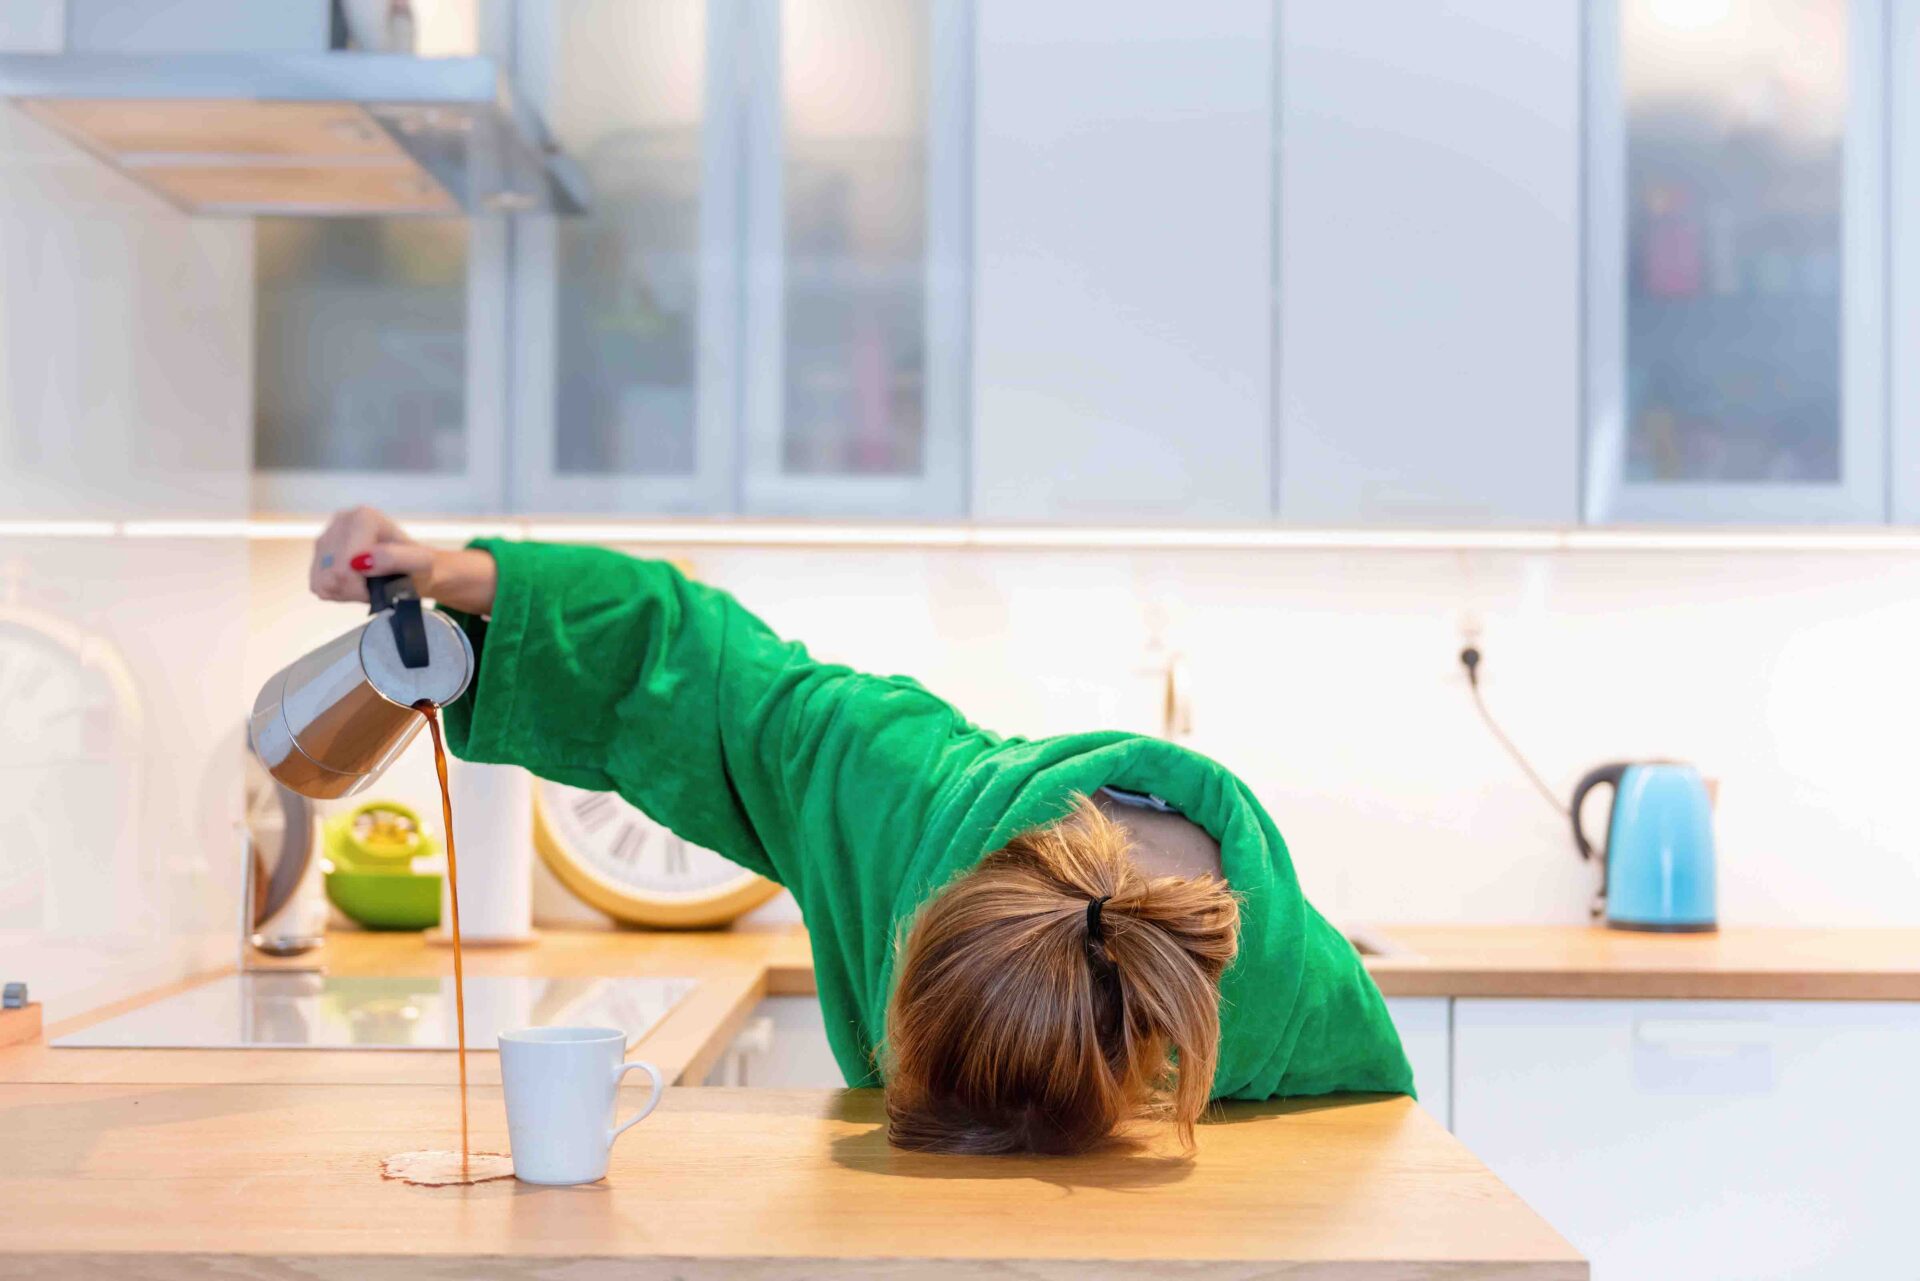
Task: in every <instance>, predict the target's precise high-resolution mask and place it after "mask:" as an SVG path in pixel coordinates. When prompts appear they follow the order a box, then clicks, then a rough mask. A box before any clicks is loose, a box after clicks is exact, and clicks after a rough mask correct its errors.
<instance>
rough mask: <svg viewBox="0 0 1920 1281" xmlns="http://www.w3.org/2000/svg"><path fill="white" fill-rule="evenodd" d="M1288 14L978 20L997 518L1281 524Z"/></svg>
mask: <svg viewBox="0 0 1920 1281" xmlns="http://www.w3.org/2000/svg"><path fill="white" fill-rule="evenodd" d="M1283 7H1284V6H1283ZM1273 13H1274V7H1273V5H1272V4H1270V3H1265V2H1264V0H1200V2H1199V3H1187V4H1179V5H1160V4H1139V3H1129V4H1118V5H1116V4H1108V3H1101V2H1100V0H1065V2H1053V3H1046V4H1016V3H993V2H989V3H985V4H982V5H981V6H980V12H979V15H978V42H977V45H978V51H977V56H976V62H975V66H976V73H977V84H976V90H975V96H974V122H975V127H974V165H973V168H974V182H973V193H974V195H973V215H974V226H973V230H974V239H973V271H974V310H973V397H972V399H973V414H972V421H973V425H974V432H973V512H974V514H975V515H976V516H978V517H980V518H982V519H986V520H1033V521H1050V520H1060V521H1071V520H1128V519H1170V520H1183V521H1253V520H1264V519H1266V517H1267V516H1268V515H1269V514H1270V513H1271V510H1272V489H1271V476H1272V470H1271V450H1272V441H1271V422H1272V409H1271V404H1272V402H1271V380H1270V373H1271V354H1272V353H1271V346H1270V344H1269V341H1268V335H1269V333H1270V332H1271V329H1272V312H1271V307H1272V297H1273V294H1272V290H1273V278H1272V271H1271V267H1272V246H1273V229H1272V174H1273V150H1272V148H1273V110H1272V93H1273Z"/></svg>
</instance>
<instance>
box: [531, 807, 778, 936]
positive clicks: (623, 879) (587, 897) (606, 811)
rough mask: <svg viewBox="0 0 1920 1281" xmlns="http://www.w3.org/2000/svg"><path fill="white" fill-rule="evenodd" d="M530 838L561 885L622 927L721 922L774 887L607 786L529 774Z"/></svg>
mask: <svg viewBox="0 0 1920 1281" xmlns="http://www.w3.org/2000/svg"><path fill="white" fill-rule="evenodd" d="M533 839H534V846H535V848H537V849H538V850H539V851H540V857H541V858H542V859H544V860H545V861H546V864H547V866H548V867H549V868H551V869H553V874H554V875H555V876H556V877H558V878H559V879H560V882H561V884H563V885H565V886H566V887H567V888H568V889H569V890H572V891H573V892H574V893H575V894H577V895H578V896H579V897H580V898H581V899H582V900H584V901H585V902H587V903H589V904H591V905H592V906H594V907H596V908H598V909H599V910H600V911H602V912H605V913H606V914H607V915H608V916H611V917H613V918H614V919H615V920H617V921H624V922H626V923H627V924H629V925H648V926H655V927H660V928H667V929H693V928H697V927H701V926H711V925H724V924H726V923H727V922H729V921H731V920H733V919H734V918H735V917H737V916H740V915H741V914H743V913H745V912H748V911H751V910H752V909H753V908H756V907H758V906H760V904H762V903H764V902H766V901H767V900H768V899H770V898H772V897H773V896H774V895H775V894H778V893H779V892H780V887H779V886H778V885H775V884H774V883H773V882H772V881H769V880H767V879H766V878H765V877H763V876H759V875H757V874H755V873H753V872H749V871H748V870H747V869H745V868H744V867H741V866H740V865H739V864H737V863H730V862H728V861H727V860H726V859H724V858H722V857H720V856H719V855H718V854H716V853H714V852H713V851H712V850H709V849H703V848H701V847H700V846H698V845H691V844H689V843H687V842H686V841H684V840H682V839H681V838H679V837H678V836H675V835H674V834H673V833H672V832H670V831H668V830H667V829H666V828H665V827H663V826H661V825H660V824H659V823H656V822H655V821H654V820H652V819H650V818H648V817H647V816H646V815H645V814H643V813H641V812H640V811H639V810H638V809H636V808H634V807H633V806H632V805H629V804H628V803H627V802H626V801H624V800H622V799H621V798H620V797H619V796H618V795H616V794H614V793H613V792H589V791H584V790H582V789H580V788H577V787H567V786H565V785H563V784H560V783H555V782H551V781H549V780H547V779H544V778H542V779H535V780H534V787H533Z"/></svg>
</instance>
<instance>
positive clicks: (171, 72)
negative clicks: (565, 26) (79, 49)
mask: <svg viewBox="0 0 1920 1281" xmlns="http://www.w3.org/2000/svg"><path fill="white" fill-rule="evenodd" d="M0 97H3V98H6V99H8V100H10V101H12V102H13V103H14V104H16V105H17V106H19V107H20V108H21V109H23V110H25V111H27V112H28V113H29V114H31V115H32V116H33V117H34V118H35V119H37V120H40V121H42V122H44V123H45V124H46V125H48V126H49V127H51V128H52V129H54V130H55V131H57V132H58V133H60V134H62V135H63V136H65V137H67V138H69V139H71V140H72V141H73V142H74V143H76V144H77V145H79V146H81V147H83V148H85V149H86V150H87V151H89V152H91V153H92V154H94V155H96V156H98V157H100V158H101V159H102V160H104V161H105V162H106V163H108V164H111V165H113V166H114V167H115V168H116V169H118V170H120V171H121V172H122V173H125V174H126V175H127V176H129V177H130V178H132V179H133V180H134V181H136V182H138V183H140V184H141V185H143V186H145V187H147V188H148V189H149V190H151V191H153V192H155V193H157V194H158V195H159V196H161V197H162V198H163V199H165V200H167V201H169V202H171V203H172V204H175V205H178V206H179V207H180V208H182V209H184V210H187V211H188V212H190V213H194V214H205V215H225V216H237V217H247V216H253V215H275V214H282V215H302V216H311V215H355V214H378V215H386V214H430V215H440V216H448V215H453V216H458V215H460V214H463V213H465V214H477V213H522V212H543V213H554V214H576V213H580V212H582V211H583V210H584V209H585V207H586V183H585V180H584V178H583V176H582V175H581V173H580V170H579V166H577V165H575V164H573V163H572V162H571V161H570V160H568V158H567V157H566V156H565V155H564V154H562V153H561V152H560V150H559V148H558V147H557V146H556V145H555V144H554V143H553V142H552V140H551V138H550V137H549V136H548V134H547V131H546V128H545V126H544V125H543V124H542V123H541V121H540V120H539V119H538V117H537V116H535V115H534V114H533V113H532V112H530V111H529V110H527V109H526V108H525V107H524V106H523V105H522V104H521V103H520V102H519V101H518V100H517V99H516V97H515V95H514V93H513V91H512V87H511V85H510V84H508V82H507V80H506V79H505V78H504V77H503V76H502V74H501V71H500V67H499V65H498V64H497V63H495V62H494V61H493V60H492V59H489V58H419V57H413V56H410V55H399V54H362V53H293V54H260V55H253V54H171V55H164V56H162V55H148V54H114V53H76V54H0Z"/></svg>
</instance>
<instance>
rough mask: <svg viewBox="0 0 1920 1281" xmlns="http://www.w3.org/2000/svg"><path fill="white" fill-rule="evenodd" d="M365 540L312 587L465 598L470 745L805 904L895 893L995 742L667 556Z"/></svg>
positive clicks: (463, 708)
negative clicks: (769, 880) (398, 580)
mask: <svg viewBox="0 0 1920 1281" xmlns="http://www.w3.org/2000/svg"><path fill="white" fill-rule="evenodd" d="M376 515H377V513H376ZM380 519H381V520H384V519H385V518H384V517H382V518H380ZM368 531H372V532H375V533H378V534H384V535H390V536H388V537H384V538H381V539H378V540H377V541H376V542H374V543H373V544H372V545H371V550H370V551H369V552H366V553H363V552H360V551H355V550H352V549H351V548H349V547H346V546H344V545H343V546H342V547H341V548H340V549H339V550H334V551H331V552H327V551H319V552H317V553H316V562H315V564H316V569H315V574H316V582H315V589H316V591H321V589H322V587H323V586H324V587H326V588H327V589H328V590H326V591H323V592H322V594H324V595H329V596H333V597H334V598H343V599H354V597H353V596H352V595H350V594H349V592H350V591H351V589H352V588H353V587H355V586H357V587H358V588H359V589H360V592H361V594H362V595H364V582H361V583H358V584H355V583H352V582H345V583H343V582H340V581H338V580H336V579H328V580H326V581H325V582H324V583H323V582H322V581H321V580H320V579H319V578H318V577H317V576H318V575H319V574H321V573H323V572H329V571H332V570H337V569H338V563H339V560H340V558H341V557H342V556H343V555H344V556H346V557H347V570H348V572H349V573H350V574H352V575H353V577H355V578H361V577H362V576H363V575H364V573H382V572H409V573H413V574H415V575H416V578H417V580H418V581H419V582H420V585H421V586H422V588H423V594H427V595H431V596H434V597H436V598H437V599H439V600H440V601H441V602H442V604H443V605H447V606H450V607H451V608H452V609H453V611H454V612H455V615H456V617H458V618H459V619H460V621H461V623H462V625H463V626H464V627H465V628H466V629H467V631H468V635H469V636H470V637H471V638H472V639H473V641H474V646H475V652H476V656H477V659H478V671H477V672H476V674H475V677H474V682H473V686H472V688H471V689H470V691H469V693H468V694H467V696H466V697H465V698H463V699H461V700H460V701H459V702H457V703H455V704H454V705H452V706H451V707H449V708H448V709H447V711H446V719H447V727H448V733H449V741H450V742H451V744H452V745H453V748H454V750H455V751H456V752H457V753H458V754H460V755H461V756H463V757H466V758H468V759H472V760H480V761H495V762H505V763H512V764H519V765H524V766H526V767H527V768H529V769H532V770H534V771H535V772H536V773H539V774H542V775H545V776H547V777H550V778H555V779H557V780H559V781H561V782H566V783H571V784H574V785H576V786H581V787H592V788H599V789H604V790H614V791H618V792H619V793H621V795H623V796H625V797H626V798H627V799H628V800H630V801H632V802H633V803H634V804H636V805H639V806H640V807H641V808H642V809H644V810H646V811H647V812H648V813H649V814H651V815H653V817H655V818H656V819H658V820H660V821H661V822H663V823H665V824H666V825H667V826H669V827H671V828H672V829H673V830H674V831H675V832H677V833H679V834H680V835H681V836H683V837H685V838H686V839H688V840H691V841H694V842H695V843H697V844H701V845H705V846H708V847H709V848H712V849H715V850H718V851H719V852H721V853H722V854H725V855H726V856H728V857H729V858H731V859H733V860H735V861H736V862H739V863H741V864H743V865H745V866H747V867H751V868H753V869H755V870H756V871H759V872H761V873H763V874H765V875H768V876H771V877H773V878H774V879H776V880H779V881H781V882H782V883H784V884H787V885H789V886H791V887H792V888H793V889H794V891H795V893H796V895H797V896H799V897H800V899H801V903H802V905H803V907H804V906H806V904H807V903H808V900H809V898H810V897H812V896H813V895H814V894H817V893H826V894H845V893H846V892H848V891H850V890H851V891H854V892H855V893H857V894H858V895H859V896H860V897H863V898H864V897H865V896H866V894H867V893H871V892H883V891H884V888H885V886H886V883H887V881H888V879H889V877H888V875H887V873H888V871H889V870H890V869H893V868H898V867H901V866H903V865H904V864H905V863H906V861H907V859H908V856H909V855H910V853H911V851H912V849H913V848H914V845H915V843H916V842H917V840H918V838H919V836H920V834H921V830H922V828H923V827H924V822H923V820H924V818H925V816H926V815H927V814H928V813H929V811H930V809H931V807H932V805H933V804H934V802H935V799H936V797H937V796H938V793H939V791H940V789H941V788H942V787H943V786H944V785H945V783H946V782H947V781H948V780H949V779H950V778H951V777H952V776H953V774H954V772H955V771H956V770H957V769H959V768H960V767H962V766H963V765H964V764H965V763H966V762H968V761H970V760H972V759H974V758H975V757H976V756H977V755H978V754H979V753H980V752H981V751H984V750H985V749H986V748H987V747H989V746H990V745H991V744H992V743H993V742H994V741H995V740H994V739H993V737H992V736H990V735H987V734H985V733H983V732H982V731H980V730H978V729H976V728H975V727H973V726H972V725H970V724H968V723H967V721H966V720H965V718H964V717H962V716H961V715H960V714H959V713H958V712H957V711H955V710H954V709H953V708H952V707H951V706H949V705H948V704H947V703H945V702H943V701H942V700H940V699H938V698H936V697H935V696H933V695H932V694H930V693H928V692H927V691H926V690H925V689H922V688H921V687H920V686H919V685H917V684H915V683H914V682H912V681H909V680H905V679H902V678H897V677H880V676H870V675H866V674H864V673H860V672H855V671H852V670H850V669H848V668H846V667H842V666H838V665H835V664H828V663H820V662H816V661H815V660H814V659H813V658H812V657H811V656H810V655H809V654H808V653H807V651H806V649H805V647H803V646H802V645H799V644H797V643H794V642H790V641H786V640H782V639H781V638H780V637H778V636H777V635H775V634H774V633H773V631H772V630H771V629H769V628H768V627H767V626H766V624H765V623H763V622H761V620H760V619H758V618H757V617H755V616H754V615H753V614H752V613H750V612H749V611H748V610H747V609H745V608H744V607H743V606H741V605H740V603H739V602H738V601H736V600H735V599H734V598H733V597H732V596H730V595H728V594H727V593H725V592H723V591H719V590H718V589H715V588H712V587H708V586H705V585H703V584H700V583H696V582H693V581H691V580H689V579H688V578H686V576H685V575H683V574H681V573H680V572H679V571H678V570H676V569H675V568H673V566H671V565H668V564H666V563H664V562H660V561H650V560H641V559H636V558H634V557H631V556H625V555H622V554H620V553H618V552H612V551H608V550H605V549H602V548H596V547H584V546H574V545H560V544H542V543H520V542H510V541H505V540H480V541H478V542H476V543H475V544H474V546H473V547H471V548H468V549H466V550H465V551H462V552H434V551H431V550H429V549H425V548H421V547H419V546H418V545H417V544H412V543H410V542H407V541H404V540H405V535H404V533H401V532H400V531H399V530H398V527H397V526H393V525H392V523H391V522H387V523H386V525H385V526H380V527H376V526H374V525H373V524H370V523H368V522H366V521H365V520H364V518H363V519H362V521H361V527H360V529H358V530H357V531H354V532H355V533H356V534H357V535H358V536H360V537H364V536H365V533H366V532H368ZM328 554H331V555H332V556H333V557H334V560H335V565H334V566H331V567H329V570H326V571H323V570H321V569H319V568H318V566H319V563H320V559H321V558H323V557H324V556H325V555H328ZM363 554H365V555H370V557H371V559H370V560H367V561H364V562H362V564H363V565H364V566H365V568H364V569H362V568H359V567H357V566H356V565H355V563H354V558H355V557H357V556H361V555H363ZM483 562H484V563H483ZM482 615H485V616H484V617H483V616H482ZM856 883H859V884H860V885H861V886H862V888H861V889H858V890H856V889H855V884H856ZM871 906H873V907H874V908H876V909H877V910H885V908H884V907H883V906H882V905H880V904H873V905H871Z"/></svg>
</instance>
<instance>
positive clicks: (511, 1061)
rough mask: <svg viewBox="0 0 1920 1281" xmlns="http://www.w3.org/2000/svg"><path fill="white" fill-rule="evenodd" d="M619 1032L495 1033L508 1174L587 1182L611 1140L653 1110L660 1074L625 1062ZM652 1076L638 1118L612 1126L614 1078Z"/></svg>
mask: <svg viewBox="0 0 1920 1281" xmlns="http://www.w3.org/2000/svg"><path fill="white" fill-rule="evenodd" d="M626 1052H627V1037H626V1033H624V1032H620V1031H618V1030H616V1029H614V1028H610V1027H530V1028H524V1029H522V1030H520V1031H518V1032H502V1033H501V1034H500V1084H501V1087H502V1092H503V1093H504V1094H505V1095H506V1099H507V1136H508V1140H509V1142H510V1143H511V1144H512V1145H513V1174H514V1177H515V1178H517V1179H521V1180H523V1181H525V1182H527V1183H592V1182H593V1181H594V1180H596V1179H604V1178H605V1177H606V1176H607V1156H608V1154H609V1153H610V1152H611V1151H612V1150H613V1141H614V1140H615V1139H617V1138H619V1137H620V1136H621V1135H622V1134H625V1133H626V1132H627V1131H628V1130H630V1129H632V1128H633V1127H634V1126H636V1125H638V1124H639V1123H640V1122H641V1121H643V1120H645V1119H646V1117H647V1115H648V1114H649V1113H651V1112H652V1111H653V1109H654V1108H655V1107H656V1106H658V1104H659V1102H660V1093H661V1090H662V1089H663V1088H664V1087H665V1085H666V1082H664V1081H662V1080H661V1079H660V1069H659V1068H657V1067H655V1066H653V1064H651V1063H642V1062H640V1061H639V1060H638V1059H636V1060H634V1061H633V1062H631V1063H628V1062H624V1061H623V1059H624V1057H625V1055H626ZM635 1070H638V1071H641V1072H645V1073H646V1074H647V1075H648V1076H650V1077H652V1078H653V1094H652V1096H651V1097H649V1098H648V1099H647V1105H646V1106H645V1107H643V1108H641V1109H640V1111H639V1113H638V1114H637V1115H635V1116H633V1117H632V1118H630V1119H629V1120H627V1121H625V1122H622V1123H621V1124H619V1125H617V1126H616V1125H615V1124H614V1113H615V1109H616V1107H617V1106H618V1104H619V1101H620V1080H621V1078H622V1077H624V1076H626V1074H627V1073H629V1072H632V1071H635Z"/></svg>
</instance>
